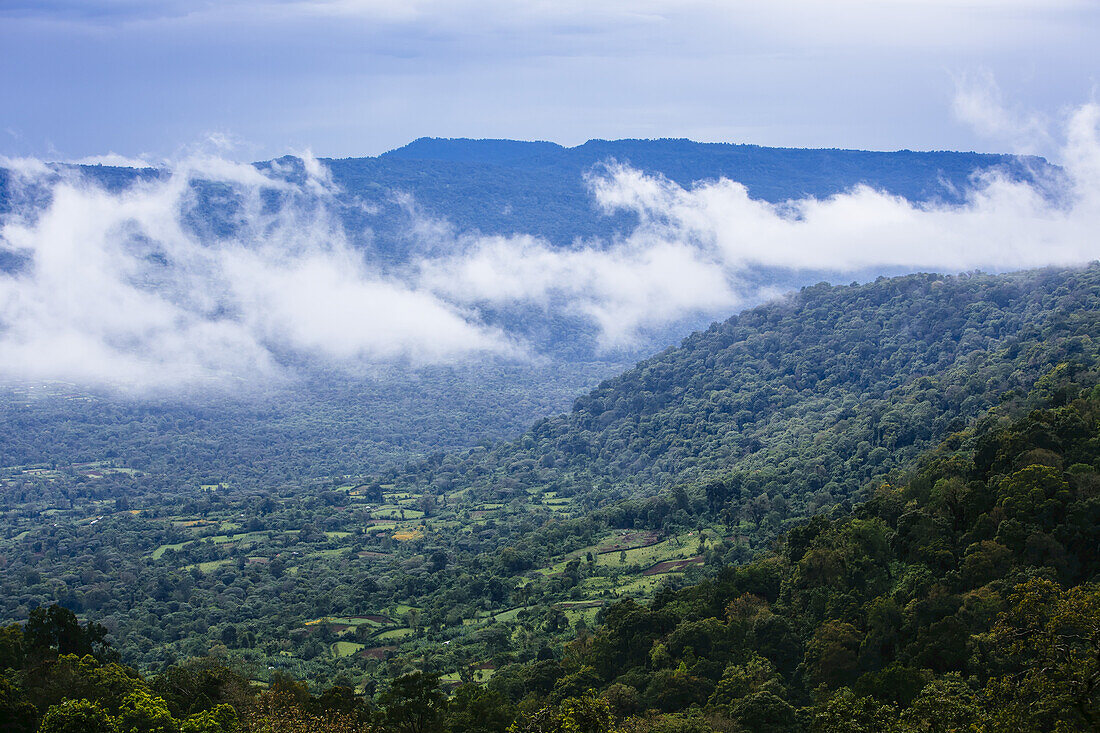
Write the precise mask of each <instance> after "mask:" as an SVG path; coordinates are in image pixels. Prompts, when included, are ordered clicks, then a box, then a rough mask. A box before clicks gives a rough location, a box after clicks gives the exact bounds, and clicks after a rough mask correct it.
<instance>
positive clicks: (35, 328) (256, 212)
mask: <svg viewBox="0 0 1100 733" xmlns="http://www.w3.org/2000/svg"><path fill="white" fill-rule="evenodd" d="M311 169H314V165H313V164H308V165H306V170H307V171H309V170H311ZM20 171H21V172H22V173H23V175H24V178H26V177H27V176H33V175H36V174H37V175H38V176H39V179H36V180H35V181H34V182H35V183H36V184H38V185H47V184H46V183H44V182H43V180H42V177H44V176H46V175H47V173H49V171H48V169H46V168H45V167H44V166H43V167H35V166H31V165H29V164H25V163H24V164H21V168H20ZM197 180H201V181H204V182H213V183H216V184H218V185H219V186H221V187H223V188H224V189H227V190H230V191H232V192H233V193H234V195H235V198H234V202H235V203H236V204H239V206H240V211H239V218H240V220H241V226H240V227H238V228H236V229H235V230H234V232H233V234H232V235H230V236H226V237H223V238H220V239H215V240H214V241H209V240H208V239H207V237H206V234H205V233H203V234H200V233H197V232H195V231H192V230H191V228H189V227H188V225H187V214H188V212H190V211H193V210H194V207H195V206H196V201H195V198H196V196H197V194H196V190H195V186H194V185H193V184H194V182H195V181H197ZM48 185H49V187H50V197H49V203H48V204H47V205H45V206H44V207H43V208H42V209H41V210H36V211H31V212H19V215H18V216H13V217H9V218H8V220H7V221H6V222H5V223H4V224H3V227H2V229H0V248H2V249H6V250H8V251H9V252H12V253H15V254H16V255H18V256H20V257H22V258H24V259H25V261H26V263H27V264H26V266H24V267H22V268H19V269H17V270H16V271H15V272H10V273H7V274H4V273H0V352H3V354H4V359H3V361H2V363H0V375H2V376H4V377H8V378H27V379H39V378H56V379H67V380H73V381H78V382H81V383H89V384H100V385H109V386H120V387H123V386H124V387H127V388H134V389H139V390H140V389H157V388H164V387H172V386H175V385H178V384H192V383H196V382H199V383H203V382H209V381H212V380H224V379H225V378H235V379H257V378H259V379H264V380H267V379H272V378H279V377H281V376H284V372H283V368H282V366H281V363H282V361H281V358H282V356H283V355H284V354H285V353H287V352H290V353H292V354H294V355H296V356H299V357H303V358H311V359H314V360H320V361H325V360H344V361H349V360H357V361H366V362H371V361H377V360H385V359H407V360H412V361H414V362H416V363H431V362H437V361H455V360H460V359H463V358H467V357H469V356H470V355H473V354H484V353H494V354H515V353H516V352H517V349H516V347H515V346H514V345H513V344H511V343H510V341H509V340H508V339H507V338H506V337H504V336H503V335H502V334H501V333H499V332H498V331H496V330H494V329H491V328H488V327H485V326H483V325H481V324H480V323H478V321H477V319H476V317H473V316H470V315H469V314H467V313H464V312H462V311H461V310H460V309H458V308H456V307H454V306H451V305H449V304H447V303H445V302H443V301H441V300H439V299H437V298H435V297H434V296H433V295H432V294H431V293H428V292H414V291H411V290H410V289H409V288H408V286H407V285H405V284H403V283H401V282H398V281H393V280H389V279H387V278H386V277H384V276H383V275H381V274H380V273H378V272H377V271H375V270H373V269H372V268H371V266H370V263H368V262H366V261H365V260H364V259H363V257H362V255H361V254H359V253H357V252H354V251H353V250H352V249H351V248H350V247H349V245H348V243H347V241H346V239H345V237H344V235H343V233H342V231H341V230H340V228H339V226H338V225H337V224H335V222H334V218H333V217H331V216H329V215H328V214H327V210H326V209H325V208H324V207H323V206H322V207H317V206H315V205H305V204H300V203H298V202H296V201H295V197H296V196H303V197H304V196H305V193H306V192H308V194H309V195H315V194H316V192H317V191H318V190H324V188H325V186H326V185H327V184H326V182H325V181H323V180H322V181H317V180H315V179H314V178H313V177H309V178H308V180H307V183H306V185H304V186H302V187H300V188H299V187H294V186H292V185H291V184H289V183H287V182H286V181H284V180H280V179H277V178H274V177H268V176H265V175H264V174H263V173H261V172H260V171H258V170H257V169H256V168H254V167H253V166H246V165H240V164H237V163H233V162H230V161H225V160H222V159H218V158H211V157H201V158H194V159H189V160H185V161H182V162H181V163H179V164H177V166H176V167H175V168H174V169H173V172H172V174H171V175H170V176H169V177H167V178H166V179H158V180H153V181H145V182H138V183H136V184H134V185H133V186H132V187H130V188H128V189H127V190H125V191H123V192H121V193H111V192H108V191H106V190H103V189H102V188H99V187H97V186H95V185H93V184H91V183H89V182H88V181H87V180H85V179H82V178H79V177H77V176H76V175H75V174H71V173H66V174H63V175H62V176H61V177H60V178H59V179H58V180H56V181H52V182H49V183H48ZM264 192H279V193H281V194H283V195H285V196H289V197H290V198H289V203H288V204H287V205H285V206H283V207H281V208H279V209H278V210H277V211H274V212H273V211H270V205H269V204H268V203H265V199H264V195H263V194H264Z"/></svg>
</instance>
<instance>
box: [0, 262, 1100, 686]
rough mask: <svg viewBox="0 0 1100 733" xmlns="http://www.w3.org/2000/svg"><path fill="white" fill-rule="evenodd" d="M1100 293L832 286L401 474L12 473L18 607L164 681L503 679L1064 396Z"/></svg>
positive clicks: (98, 465)
mask: <svg viewBox="0 0 1100 733" xmlns="http://www.w3.org/2000/svg"><path fill="white" fill-rule="evenodd" d="M1098 298H1100V268H1097V267H1092V268H1087V269H1083V270H1049V271H1038V272H1029V273H1020V274H1015V275H1005V276H992V275H978V274H973V275H966V276H958V277H943V276H934V275H913V276H908V277H903V278H894V279H882V280H880V281H878V282H875V283H871V284H868V285H865V286H852V287H850V286H841V287H827V286H824V285H822V286H817V287H813V288H808V289H806V290H804V291H803V292H801V293H798V294H795V295H793V296H791V297H790V298H788V299H785V300H783V301H781V302H777V303H773V304H770V305H767V306H762V307H760V308H756V309H753V310H751V311H747V312H746V313H743V314H741V315H740V316H737V317H735V318H733V319H730V320H729V321H727V322H726V323H724V324H716V325H715V326H713V327H712V328H711V329H709V330H707V331H705V332H702V333H699V334H696V335H694V336H692V337H690V338H689V339H687V340H686V341H685V343H684V344H683V346H681V347H680V348H677V349H672V350H669V351H668V352H666V353H663V354H661V355H658V356H657V357H654V358H653V359H651V360H648V361H646V362H644V363H642V364H641V365H639V366H638V367H637V368H635V369H634V370H632V371H630V372H628V373H626V374H624V375H623V376H621V377H619V378H617V379H615V380H611V381H609V382H607V383H605V384H604V385H602V386H601V387H600V388H598V389H596V390H595V391H594V392H592V393H591V394H590V395H588V396H586V397H584V398H582V399H581V400H579V401H578V403H577V405H576V408H575V409H574V411H573V412H571V413H569V414H568V415H563V416H561V417H558V418H553V419H551V420H548V421H543V422H540V423H538V424H536V425H535V426H534V427H532V429H531V430H530V431H529V432H528V433H526V434H525V435H523V436H521V437H520V438H519V439H516V440H514V441H510V442H506V443H501V444H498V445H496V446H493V445H487V446H478V447H476V448H474V449H472V450H465V451H460V452H451V453H447V452H440V453H437V454H435V455H433V456H431V457H430V458H428V459H426V460H423V461H417V462H410V463H407V464H405V465H403V466H401V467H399V468H396V469H394V470H391V471H388V472H382V473H378V474H367V475H362V474H359V475H346V474H330V475H320V474H321V473H323V472H322V471H319V472H318V473H317V474H314V475H312V476H310V477H308V478H306V477H303V476H302V475H301V474H298V475H278V474H277V473H274V474H272V475H271V478H270V479H268V478H264V477H261V479H262V480H261V481H259V482H257V483H259V486H241V485H235V484H233V483H228V482H225V481H222V480H219V478H218V477H210V478H208V479H206V480H205V481H203V485H202V486H200V487H198V488H197V489H195V490H192V491H187V492H180V491H178V490H177V489H176V488H175V484H174V481H173V477H172V471H174V470H177V469H175V468H174V464H173V463H172V461H171V460H168V459H166V460H165V461H164V462H162V463H159V464H156V465H151V466H148V467H141V468H134V467H128V466H126V465H124V464H121V463H119V462H113V461H105V462H80V463H68V464H60V463H59V464H58V465H46V466H22V467H16V468H9V469H7V470H6V472H5V473H4V475H3V476H2V481H3V487H4V490H3V494H2V497H3V501H2V503H0V513H2V514H0V516H2V520H3V524H2V532H0V562H2V567H3V575H2V576H0V584H2V585H0V604H2V606H0V612H2V615H3V618H5V619H7V620H10V621H17V620H20V619H24V618H26V617H27V615H28V614H29V613H30V612H31V611H32V610H33V609H34V608H36V607H41V606H47V605H49V604H50V603H53V602H60V603H62V604H63V605H65V606H66V607H68V608H70V609H73V610H74V611H76V612H78V613H80V614H82V615H84V616H85V617H86V618H94V619H96V620H97V621H98V622H99V623H102V624H103V626H104V627H105V628H106V629H108V631H109V632H110V634H111V636H110V638H111V639H112V640H113V643H114V644H115V646H116V647H117V649H118V650H119V651H120V652H121V653H122V655H123V658H124V659H126V660H127V661H129V662H130V663H132V664H135V665H137V666H139V667H141V668H143V669H147V670H156V669H162V668H164V667H165V666H166V665H168V664H171V663H173V662H175V661H177V660H179V659H181V658H188V657H196V656H197V657H201V656H205V655H215V656H217V657H220V658H225V659H230V660H234V662H235V663H236V664H239V665H241V668H242V670H244V672H245V673H246V674H247V676H249V677H252V678H254V679H256V680H261V681H268V680H270V679H271V677H272V675H273V674H274V673H275V672H276V671H283V672H288V673H290V674H292V675H294V676H296V677H299V678H308V679H310V680H312V681H313V682H314V683H315V684H318V685H322V686H323V685H330V684H336V683H339V684H342V685H347V686H359V687H360V689H364V687H363V686H364V685H365V686H370V685H372V684H374V683H375V682H377V681H380V680H386V679H390V678H393V677H396V676H398V675H400V674H402V673H403V672H407V671H410V670H413V669H423V670H426V671H429V672H439V673H440V674H442V675H444V678H443V681H444V683H445V684H449V685H453V684H457V683H458V682H459V681H461V680H463V679H467V678H469V679H483V680H484V679H487V678H489V677H492V676H493V675H494V673H496V671H497V670H502V669H503V668H504V667H506V666H508V665H510V664H515V663H523V662H526V661H529V660H533V659H536V658H538V657H539V655H543V656H545V655H546V654H549V653H555V654H556V653H558V652H556V651H555V650H557V649H560V645H561V644H563V643H565V642H567V641H569V640H571V639H574V638H575V637H576V635H577V634H578V633H580V632H583V631H584V630H585V629H591V628H592V626H593V625H594V624H595V623H596V619H597V617H599V616H600V614H606V613H607V611H606V609H607V608H609V607H610V606H611V605H612V604H614V603H615V602H616V601H617V600H619V599H622V598H633V599H636V600H638V601H640V602H641V601H646V600H647V599H651V598H653V597H654V596H655V594H659V593H660V592H661V591H663V590H666V589H670V588H676V587H679V586H682V585H684V584H685V583H694V582H698V581H699V580H702V579H704V578H706V577H711V576H714V575H715V574H716V573H717V572H719V570H720V569H721V568H723V567H725V566H728V565H736V564H738V563H742V562H746V561H749V560H752V559H753V558H754V557H755V556H756V555H758V554H759V553H760V552H765V551H767V550H769V549H770V548H771V547H772V546H773V543H774V541H775V539H776V538H777V537H778V536H779V535H780V534H781V533H783V532H786V531H790V530H791V529H792V528H795V527H798V526H801V525H802V523H803V522H805V521H806V520H807V519H808V518H810V517H811V516H813V515H815V514H820V513H822V512H830V511H844V510H845V509H846V508H848V507H851V506H853V505H855V504H857V503H858V502H860V501H862V500H863V499H866V498H867V497H869V496H871V495H872V494H873V492H874V490H875V488H876V487H877V486H879V485H880V484H881V483H882V482H883V481H890V482H897V481H899V480H900V479H901V478H902V477H903V476H904V475H905V474H906V472H907V471H909V470H911V469H912V467H913V466H915V465H916V461H917V459H918V457H919V456H920V455H921V453H922V452H923V451H925V450H928V449H929V448H931V447H933V446H935V445H936V444H937V443H938V442H939V441H941V440H943V439H945V438H947V437H948V436H950V435H951V434H953V433H956V432H958V431H960V430H966V429H968V428H969V427H970V426H972V424H973V423H974V421H975V420H977V419H978V418H979V417H980V416H981V415H982V414H984V413H985V412H986V411H987V410H988V409H990V408H993V407H995V408H996V410H997V414H998V415H1002V416H1011V415H1024V414H1026V413H1027V411H1028V410H1030V409H1032V408H1033V407H1035V406H1037V405H1042V404H1043V403H1044V402H1046V401H1049V400H1052V399H1053V400H1058V399H1062V398H1063V396H1064V394H1066V389H1068V388H1069V387H1067V385H1072V384H1074V383H1075V380H1079V379H1081V378H1082V376H1081V375H1085V376H1087V375H1089V374H1090V373H1091V372H1090V370H1092V369H1093V368H1094V367H1095V365H1096V363H1097V359H1096V353H1097V345H1096V339H1097V337H1098V336H1100V319H1098V318H1097V314H1098V313H1100V307H1098V306H1100V300H1098ZM58 434H62V433H58ZM120 445H121V441H120ZM206 449H207V450H209V448H206ZM319 451H320V449H319ZM318 460H319V461H323V460H324V458H323V456H320V457H319V459H318ZM318 465H319V466H324V465H326V464H324V463H323V462H320V463H319V464H318ZM178 470H179V471H180V472H183V471H187V470H191V469H189V468H188V467H187V466H185V465H181V466H180V467H179V468H178ZM120 587H121V588H125V589H126V592H125V593H118V592H116V591H115V589H117V588H120ZM639 692H640V693H641V692H643V691H642V690H640V689H639Z"/></svg>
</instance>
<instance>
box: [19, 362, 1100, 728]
mask: <svg viewBox="0 0 1100 733" xmlns="http://www.w3.org/2000/svg"><path fill="white" fill-rule="evenodd" d="M1097 381H1098V380H1097V376H1096V375H1095V374H1089V375H1087V376H1086V377H1085V378H1084V379H1080V380H1074V381H1069V382H1064V383H1063V384H1062V385H1061V389H1060V391H1059V393H1058V394H1059V395H1060V397H1056V399H1055V402H1058V401H1061V400H1064V399H1066V398H1067V397H1068V396H1069V395H1071V394H1072V393H1074V392H1076V391H1077V390H1078V389H1079V388H1080V384H1081V383H1082V382H1083V383H1084V384H1092V385H1096V386H1092V387H1091V388H1089V389H1087V391H1086V392H1085V395H1084V396H1083V397H1080V398H1078V399H1075V400H1073V401H1071V402H1069V403H1068V404H1065V405H1063V406H1059V407H1054V408H1053V409H1046V410H1036V411H1033V412H1031V413H1030V414H1028V415H1027V416H1026V417H1025V418H1023V419H1020V420H1017V421H1015V422H1011V421H1009V420H1008V419H1007V418H1005V417H1003V416H1001V415H998V414H996V413H994V414H991V415H989V416H987V417H985V418H984V419H983V420H982V421H981V422H980V423H979V424H978V425H977V426H976V427H975V428H974V429H972V430H967V431H963V432H960V433H957V434H955V435H952V436H950V437H949V438H948V439H947V440H946V441H944V443H943V444H941V445H940V446H939V448H938V449H936V450H935V451H933V452H930V453H929V454H927V455H926V456H924V457H923V458H922V461H921V467H920V468H919V470H917V471H915V473H914V475H913V477H912V478H911V479H910V480H908V481H907V482H905V483H903V484H900V485H891V484H888V483H887V484H882V485H881V486H879V487H878V488H877V489H876V490H875V492H874V495H873V496H872V498H871V499H870V500H869V501H867V502H866V503H865V504H863V505H861V506H860V507H858V508H857V509H855V510H854V511H851V512H837V513H836V514H837V515H836V516H835V517H833V518H827V517H824V516H817V517H815V518H814V519H812V520H811V521H809V522H807V523H805V524H802V525H800V526H798V527H796V528H795V529H794V530H792V531H791V532H790V533H789V534H788V535H787V536H786V537H785V538H784V540H783V543H782V545H781V547H780V549H779V550H778V551H776V552H775V553H770V554H768V555H766V556H764V557H761V558H759V559H757V560H755V561H753V562H750V563H748V564H745V565H742V566H730V567H725V568H722V569H721V570H720V571H719V572H718V574H717V575H716V577H714V578H713V579H710V580H707V581H704V582H702V583H699V584H697V585H693V586H689V587H685V588H682V589H680V590H665V591H663V592H661V593H658V595H657V596H656V597H655V598H654V600H653V602H652V603H651V604H649V605H648V606H645V605H641V604H639V603H637V602H635V601H633V600H629V599H627V600H622V601H619V602H617V603H615V604H613V605H611V606H609V607H608V608H607V609H606V610H605V611H604V613H603V614H602V624H601V625H600V627H599V628H598V629H597V630H596V631H595V633H594V634H591V633H589V632H588V630H587V629H583V628H582V629H580V630H578V632H577V633H576V635H575V638H574V640H573V641H571V642H569V643H567V644H566V645H565V646H564V647H563V648H562V650H561V652H560V654H558V653H555V652H553V651H550V650H544V652H541V653H540V654H539V655H538V658H537V659H536V660H533V661H531V662H527V663H524V664H519V665H511V666H508V667H505V668H503V669H501V670H499V671H498V672H497V674H495V675H494V676H493V677H492V678H491V679H490V680H489V681H488V683H487V684H486V685H485V686H479V685H478V684H477V683H476V682H473V681H470V682H464V683H463V684H460V685H459V686H458V687H457V689H455V690H454V694H453V695H452V696H450V697H449V698H448V696H447V695H445V694H444V691H443V689H442V688H441V686H440V676H439V675H438V674H432V673H424V672H419V671H418V672H413V673H411V674H406V675H403V676H399V677H397V678H396V679H394V680H393V681H392V682H391V683H390V684H389V685H388V686H387V687H386V688H385V689H384V690H383V691H382V692H381V693H380V694H378V695H377V696H376V698H375V699H373V700H372V699H371V697H372V696H368V697H367V698H365V699H364V698H363V697H359V696H356V695H355V693H354V692H353V691H352V690H350V689H348V688H347V687H342V686H334V687H331V688H329V689H328V690H326V691H325V692H324V693H322V694H321V695H319V696H312V695H310V693H309V691H308V689H307V688H306V687H305V686H304V685H302V684H300V683H295V682H293V681H291V680H290V679H289V678H286V677H283V676H279V675H275V676H274V678H273V679H272V681H271V684H270V685H269V686H268V687H267V689H264V690H260V689H258V688H257V687H255V686H254V685H250V684H249V683H248V681H247V680H246V679H245V678H244V677H243V676H241V675H239V674H237V673H235V672H233V671H231V670H229V669H228V668H226V667H224V666H220V665H216V664H211V663H209V662H206V663H203V662H197V663H191V664H189V665H184V666H182V667H170V668H168V669H167V670H166V671H165V672H164V673H163V674H161V675H159V676H157V677H154V678H153V679H152V680H145V679H144V678H143V677H142V676H141V675H140V674H138V673H137V672H135V671H134V670H132V669H129V668H126V667H123V666H121V665H119V664H118V662H117V661H112V660H113V659H115V656H114V654H113V650H111V648H110V646H109V645H108V644H106V643H105V641H104V636H105V630H104V629H103V628H102V627H100V626H98V625H96V624H92V623H89V624H86V625H84V626H81V625H79V624H78V623H77V620H76V617H75V616H74V615H73V614H72V613H71V612H70V611H67V610H66V609H63V608H61V607H59V606H52V607H50V608H48V609H45V608H39V609H36V610H35V611H34V612H32V614H31V617H30V619H29V620H28V621H27V622H26V623H25V624H23V625H19V624H13V625H10V626H7V627H4V628H3V629H0V669H4V670H5V672H4V677H3V678H2V679H0V723H3V724H4V725H5V729H7V730H13V731H22V730H26V731H33V730H39V731H48V732H50V733H52V732H54V731H104V730H120V731H122V730H125V731H150V732H152V731H158V732H159V731H164V732H169V731H180V732H181V733H190V732H191V731H210V732H214V731H236V730H242V731H253V730H255V731H259V730H264V729H266V728H269V727H274V728H275V729H279V730H302V731H310V730H326V731H344V730H347V731H357V730H358V731H368V730H376V731H395V732H397V731H400V732H402V733H404V732H406V731H407V732H408V733H421V732H425V731H434V730H448V731H505V730H507V731H510V732H521V731H522V732H532V733H535V732H538V733H547V732H550V731H554V732H557V731H563V732H564V731H582V732H584V733H608V732H610V731H612V730H617V731H623V732H628V731H638V732H643V731H714V730H718V731H736V730H752V731H798V730H806V731H815V732H816V731H837V730H842V731H879V730H886V731H898V732H899V733H900V732H902V731H929V730H944V731H954V730H958V731H962V730H981V731H1071V730H1094V729H1095V728H1096V727H1097V725H1098V724H1100V686H1098V684H1097V680H1098V679H1100V667H1098V659H1100V585H1098V584H1097V583H1096V578H1097V574H1098V572H1100V559H1098V556H1097V553H1096V552H1095V549H1096V547H1097V545H1098V543H1100V443H1098V442H1097V439H1096V437H1095V436H1096V435H1097V434H1100V385H1097V384H1096V383H1097ZM81 655H83V656H81Z"/></svg>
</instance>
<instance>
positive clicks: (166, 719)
mask: <svg viewBox="0 0 1100 733" xmlns="http://www.w3.org/2000/svg"><path fill="white" fill-rule="evenodd" d="M117 728H118V733H175V732H176V729H177V728H178V725H177V723H176V721H175V719H174V718H173V717H172V714H171V713H170V712H168V704H167V703H165V702H164V700H162V699H161V698H159V697H154V696H153V695H150V694H149V693H148V692H145V691H144V690H135V691H134V692H132V693H130V694H129V695H127V696H126V699H124V700H123V701H122V705H121V706H119V709H118V721H117Z"/></svg>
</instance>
